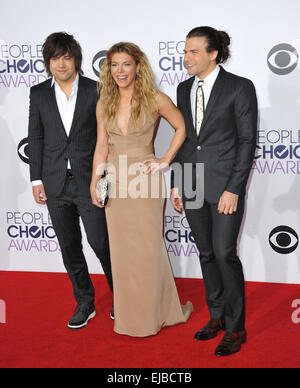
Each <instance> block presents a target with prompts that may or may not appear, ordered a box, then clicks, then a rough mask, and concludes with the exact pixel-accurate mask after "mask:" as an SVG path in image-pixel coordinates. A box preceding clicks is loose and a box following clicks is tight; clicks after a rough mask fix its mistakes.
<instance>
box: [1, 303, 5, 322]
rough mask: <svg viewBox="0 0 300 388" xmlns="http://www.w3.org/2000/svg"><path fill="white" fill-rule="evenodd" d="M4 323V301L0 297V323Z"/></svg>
mask: <svg viewBox="0 0 300 388" xmlns="http://www.w3.org/2000/svg"><path fill="white" fill-rule="evenodd" d="M1 323H2V324H4V323H6V303H5V302H4V300H2V299H0V324H1Z"/></svg>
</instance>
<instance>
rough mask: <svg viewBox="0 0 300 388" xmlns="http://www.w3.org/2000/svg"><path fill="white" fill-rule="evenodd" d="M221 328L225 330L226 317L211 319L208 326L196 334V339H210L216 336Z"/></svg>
mask: <svg viewBox="0 0 300 388" xmlns="http://www.w3.org/2000/svg"><path fill="white" fill-rule="evenodd" d="M221 330H225V321H224V319H211V320H210V321H209V322H208V324H207V325H206V326H204V327H203V328H202V329H201V330H200V331H198V332H197V333H196V334H195V339H196V340H198V341H208V340H210V339H213V338H215V337H216V336H217V335H218V333H219V331H221Z"/></svg>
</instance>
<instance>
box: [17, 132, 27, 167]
mask: <svg viewBox="0 0 300 388" xmlns="http://www.w3.org/2000/svg"><path fill="white" fill-rule="evenodd" d="M18 155H19V158H20V159H21V160H22V161H23V162H24V163H26V164H29V154H28V137H27V138H26V139H23V140H22V141H21V142H20V144H19V145H18Z"/></svg>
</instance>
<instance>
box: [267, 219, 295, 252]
mask: <svg viewBox="0 0 300 388" xmlns="http://www.w3.org/2000/svg"><path fill="white" fill-rule="evenodd" d="M269 242H270V245H271V247H272V248H273V249H274V250H275V251H276V252H277V253H281V254H283V255H286V254H289V253H292V252H294V251H295V250H296V249H297V247H298V244H299V238H298V235H297V233H296V232H295V231H294V230H293V229H292V228H290V227H288V226H278V227H277V228H275V229H273V230H272V232H271V233H270V236H269Z"/></svg>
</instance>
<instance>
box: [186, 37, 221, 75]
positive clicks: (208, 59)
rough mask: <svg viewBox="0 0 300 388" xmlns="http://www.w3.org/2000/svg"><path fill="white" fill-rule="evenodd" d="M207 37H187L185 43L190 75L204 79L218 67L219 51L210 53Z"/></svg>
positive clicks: (187, 66)
mask: <svg viewBox="0 0 300 388" xmlns="http://www.w3.org/2000/svg"><path fill="white" fill-rule="evenodd" d="M206 48H207V41H206V38H205V37H199V38H198V37H197V38H190V39H187V41H186V44H185V50H184V53H185V56H184V63H185V65H186V68H187V70H188V73H189V75H192V76H195V75H196V76H198V77H199V78H200V79H204V78H205V77H206V76H207V75H208V74H210V73H211V72H212V71H213V70H214V68H215V67H216V58H217V55H218V51H212V52H211V53H208V52H207V50H206Z"/></svg>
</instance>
